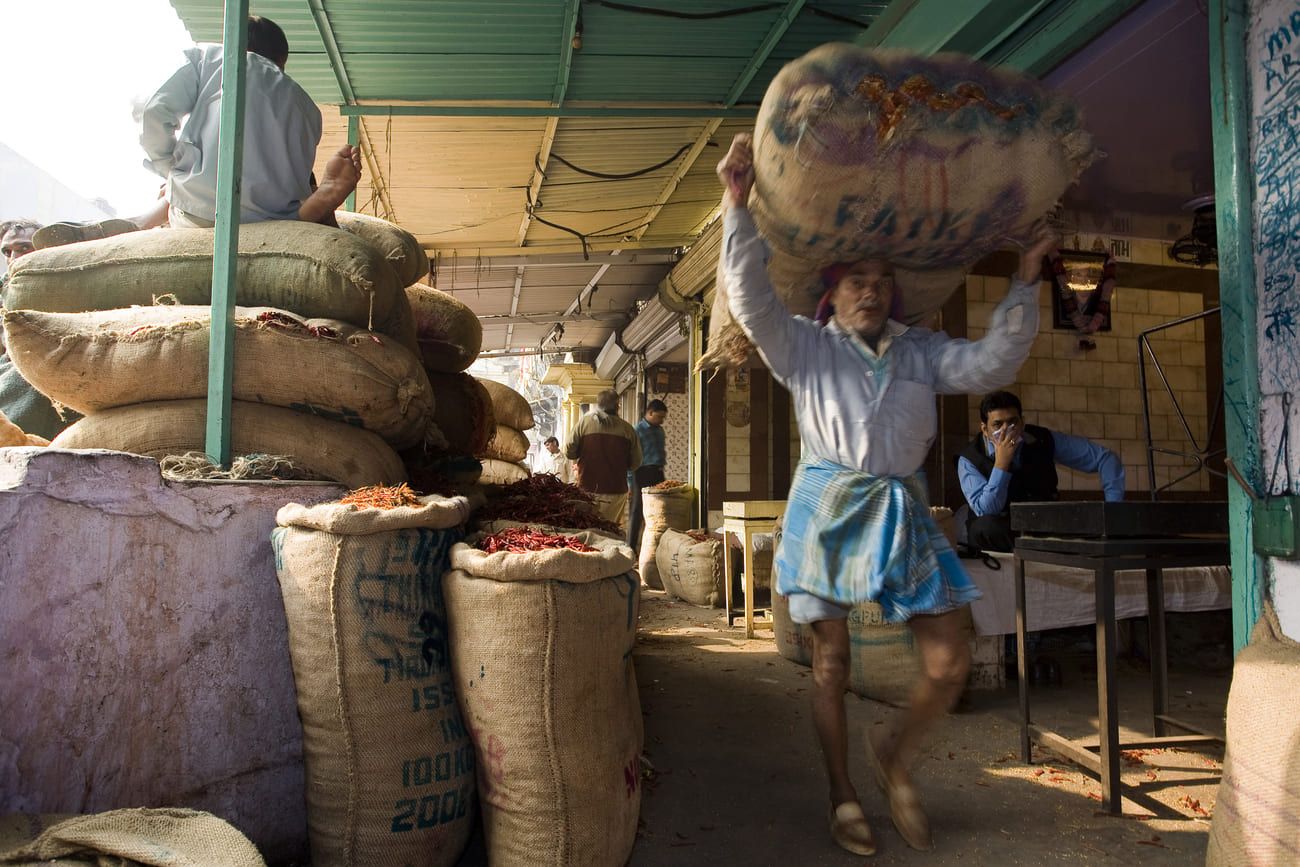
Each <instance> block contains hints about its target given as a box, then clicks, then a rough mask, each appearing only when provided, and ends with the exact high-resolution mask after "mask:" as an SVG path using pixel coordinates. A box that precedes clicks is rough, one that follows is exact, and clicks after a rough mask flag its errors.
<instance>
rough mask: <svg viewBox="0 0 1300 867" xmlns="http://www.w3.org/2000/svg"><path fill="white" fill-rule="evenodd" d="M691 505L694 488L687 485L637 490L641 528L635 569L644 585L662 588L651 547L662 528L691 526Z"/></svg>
mask: <svg viewBox="0 0 1300 867" xmlns="http://www.w3.org/2000/svg"><path fill="white" fill-rule="evenodd" d="M693 505H695V489H694V488H692V487H691V486H690V485H681V486H680V487H676V488H669V489H668V490H665V491H654V490H650V489H649V488H646V489H643V490H642V491H641V511H642V512H643V513H644V515H645V529H644V530H642V531H641V559H640V562H639V563H638V564H637V571H639V572H640V573H641V580H642V581H644V582H645V583H646V586H647V587H652V588H654V589H655V590H663V589H664V583H663V581H662V580H661V579H660V577H659V566H658V565H657V564H656V562H655V550H656V548H657V546H658V545H659V537H660V536H662V535H663V534H664V531H665V530H669V529H672V530H689V529H690V528H691V518H692V508H691V507H692V506H693Z"/></svg>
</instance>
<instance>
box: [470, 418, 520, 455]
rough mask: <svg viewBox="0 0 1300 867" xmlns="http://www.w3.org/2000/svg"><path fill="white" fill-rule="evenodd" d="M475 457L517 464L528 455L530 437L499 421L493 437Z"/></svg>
mask: <svg viewBox="0 0 1300 867" xmlns="http://www.w3.org/2000/svg"><path fill="white" fill-rule="evenodd" d="M475 457H478V458H491V459H494V460H498V461H509V462H510V463H512V464H517V463H519V462H520V461H522V460H523V459H524V458H526V457H528V437H526V436H524V435H523V434H522V433H520V432H519V431H517V430H515V429H514V428H512V427H507V426H506V425H503V424H500V423H498V424H497V426H496V428H495V429H494V430H493V433H492V439H490V440H488V443H487V445H486V446H484V447H483V451H481V452H479V453H478V454H477V455H475Z"/></svg>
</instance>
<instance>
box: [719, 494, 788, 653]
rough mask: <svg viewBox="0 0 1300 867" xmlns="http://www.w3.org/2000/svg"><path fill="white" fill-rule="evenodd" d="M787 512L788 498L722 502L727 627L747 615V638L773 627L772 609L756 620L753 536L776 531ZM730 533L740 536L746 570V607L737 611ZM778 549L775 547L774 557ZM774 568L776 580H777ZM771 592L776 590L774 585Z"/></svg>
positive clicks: (723, 571)
mask: <svg viewBox="0 0 1300 867" xmlns="http://www.w3.org/2000/svg"><path fill="white" fill-rule="evenodd" d="M784 514H785V500H741V501H736V502H725V503H723V504H722V574H723V580H722V586H723V588H724V591H723V592H724V595H725V598H726V610H727V626H732V625H734V623H735V620H736V618H737V617H739V616H741V615H742V614H743V616H744V618H745V637H746V638H753V637H754V630H755V629H771V628H772V612H771V609H766V610H764V611H762V612H760V613H763V614H765V615H766V617H767V619H766V620H755V619H754V614H755V611H754V536H755V535H756V534H758V533H774V532H775V531H776V523H777V521H778V520H779V519H780V518H781V516H782V515H784ZM729 535H734V536H736V537H737V538H738V539H740V544H741V567H742V569H743V570H744V573H745V578H744V581H745V583H744V594H745V607H744V609H743V610H738V609H736V608H735V606H734V601H733V599H732V595H733V594H732V589H731V564H732V557H733V555H732V553H731V543H730V541H729V540H728V538H727V537H728V536H729ZM775 556H776V552H775V546H773V558H774V559H775ZM775 571H776V570H775V569H773V581H774V582H775ZM772 592H774V593H775V592H776V589H775V587H773V590H772Z"/></svg>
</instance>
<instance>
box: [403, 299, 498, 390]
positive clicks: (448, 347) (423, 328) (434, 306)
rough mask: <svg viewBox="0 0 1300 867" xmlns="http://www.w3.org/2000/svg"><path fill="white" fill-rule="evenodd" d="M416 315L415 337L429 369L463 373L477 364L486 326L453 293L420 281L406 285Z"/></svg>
mask: <svg viewBox="0 0 1300 867" xmlns="http://www.w3.org/2000/svg"><path fill="white" fill-rule="evenodd" d="M406 297H407V300H408V301H409V302H410V304H411V311H412V315H413V316H414V317H415V339H416V341H417V342H418V343H419V345H420V357H421V358H423V359H424V366H425V367H427V368H428V369H429V370H434V371H438V372H440V373H459V372H460V371H462V370H464V369H465V368H467V367H469V366H470V365H471V364H473V363H474V359H476V358H478V353H479V350H480V349H482V348H483V326H482V324H481V323H480V322H479V321H478V316H476V315H475V314H474V311H473V310H470V309H469V308H468V307H466V306H465V305H464V304H462V303H460V302H459V301H457V300H456V299H455V298H453V297H452V296H451V295H450V294H449V293H447V292H443V291H440V290H438V289H434V288H432V287H430V286H424V285H421V284H416V285H414V286H408V287H406Z"/></svg>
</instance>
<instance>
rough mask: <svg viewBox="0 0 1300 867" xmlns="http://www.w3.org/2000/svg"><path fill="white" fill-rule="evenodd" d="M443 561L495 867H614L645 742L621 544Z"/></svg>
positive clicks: (631, 600) (594, 539)
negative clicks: (586, 550)
mask: <svg viewBox="0 0 1300 867" xmlns="http://www.w3.org/2000/svg"><path fill="white" fill-rule="evenodd" d="M578 538H579V539H581V540H583V541H584V542H586V544H588V545H590V546H592V547H594V548H597V549H598V552H597V553H592V554H580V553H578V552H575V551H567V550H565V551H561V550H554V551H540V552H534V553H527V554H503V553H498V554H487V553H485V552H483V551H479V550H477V549H474V548H471V547H469V546H467V545H457V546H456V547H455V548H454V549H453V551H452V568H453V571H452V572H450V573H448V575H447V576H446V577H445V578H444V579H443V587H444V590H445V592H446V594H447V615H448V622H449V626H450V630H451V649H452V665H453V667H454V669H455V677H456V688H457V690H458V691H459V695H460V696H461V701H462V706H463V708H464V711H465V716H466V721H467V722H468V724H469V727H470V731H471V734H472V736H473V738H474V744H475V747H476V749H477V755H478V759H479V764H478V769H479V797H480V799H481V803H482V807H483V827H484V830H485V832H486V836H487V848H488V860H489V861H490V862H491V863H492V864H494V865H502V867H514V865H530V867H531V865H555V867H560V865H591V867H597V865H599V867H607V865H616V864H623V863H625V862H626V861H627V858H628V856H629V855H630V854H631V851H632V844H633V843H634V842H635V839H636V826H637V816H638V814H639V812H640V805H641V784H640V779H641V768H640V758H639V757H640V755H641V747H642V740H643V736H644V730H643V727H642V721H641V707H640V702H639V699H638V697H637V689H636V675H635V672H634V671H633V668H632V648H633V645H634V643H635V641H636V621H637V603H638V594H637V581H636V575H635V574H634V573H632V571H631V570H632V568H633V566H634V563H633V560H632V552H631V550H630V549H629V548H627V546H625V545H622V544H619V543H618V542H615V541H612V540H609V539H606V538H604V537H602V536H599V535H596V534H578Z"/></svg>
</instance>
